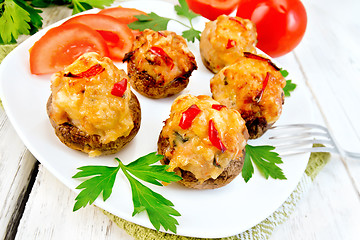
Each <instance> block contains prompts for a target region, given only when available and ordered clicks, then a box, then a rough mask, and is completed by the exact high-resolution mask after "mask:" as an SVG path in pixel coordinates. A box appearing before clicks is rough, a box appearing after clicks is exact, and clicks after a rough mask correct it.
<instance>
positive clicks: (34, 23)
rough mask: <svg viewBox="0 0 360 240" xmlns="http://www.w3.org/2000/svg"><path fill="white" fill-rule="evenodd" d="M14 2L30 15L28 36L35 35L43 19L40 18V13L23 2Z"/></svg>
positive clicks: (18, 0) (16, 0)
mask: <svg viewBox="0 0 360 240" xmlns="http://www.w3.org/2000/svg"><path fill="white" fill-rule="evenodd" d="M14 2H15V3H16V4H17V5H18V6H20V7H21V8H23V9H25V11H27V12H28V13H29V14H30V22H28V23H29V25H30V34H31V35H32V34H34V33H36V32H37V31H38V30H39V29H40V28H41V27H42V20H43V18H42V17H41V16H40V13H42V11H41V10H39V9H35V8H33V7H31V6H30V5H29V4H28V3H27V2H25V1H23V0H14Z"/></svg>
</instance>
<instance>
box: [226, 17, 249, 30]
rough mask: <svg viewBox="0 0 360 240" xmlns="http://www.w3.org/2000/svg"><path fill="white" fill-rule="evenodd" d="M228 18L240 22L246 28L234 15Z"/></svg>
mask: <svg viewBox="0 0 360 240" xmlns="http://www.w3.org/2000/svg"><path fill="white" fill-rule="evenodd" d="M229 20H231V21H235V22H237V23H238V24H240V25H241V26H242V27H243V28H245V29H246V27H245V26H244V24H242V22H240V21H239V19H237V18H236V17H229Z"/></svg>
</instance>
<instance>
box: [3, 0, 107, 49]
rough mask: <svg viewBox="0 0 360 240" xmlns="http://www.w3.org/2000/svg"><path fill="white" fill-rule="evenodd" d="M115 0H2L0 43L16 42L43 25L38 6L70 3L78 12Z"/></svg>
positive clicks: (102, 6) (105, 4) (101, 6)
mask: <svg viewBox="0 0 360 240" xmlns="http://www.w3.org/2000/svg"><path fill="white" fill-rule="evenodd" d="M113 2H114V0H31V1H24V0H0V44H9V43H16V40H17V39H18V38H19V36H20V35H32V34H34V33H36V32H37V31H38V30H39V29H40V28H41V27H42V24H43V22H42V20H43V19H42V17H41V16H40V13H41V12H42V11H41V10H40V9H38V8H45V7H48V6H51V5H68V6H69V7H71V8H73V12H72V14H76V13H79V12H82V11H85V10H88V9H91V8H94V7H96V8H104V6H109V5H111V4H112V3H113Z"/></svg>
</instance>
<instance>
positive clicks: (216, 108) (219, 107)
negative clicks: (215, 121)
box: [211, 104, 226, 111]
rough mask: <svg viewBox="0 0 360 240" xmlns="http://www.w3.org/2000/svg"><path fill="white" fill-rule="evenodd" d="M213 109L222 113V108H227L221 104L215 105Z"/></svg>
mask: <svg viewBox="0 0 360 240" xmlns="http://www.w3.org/2000/svg"><path fill="white" fill-rule="evenodd" d="M211 107H212V108H213V109H215V110H218V111H220V110H221V109H222V108H224V107H226V106H225V105H221V104H213V105H212V106H211Z"/></svg>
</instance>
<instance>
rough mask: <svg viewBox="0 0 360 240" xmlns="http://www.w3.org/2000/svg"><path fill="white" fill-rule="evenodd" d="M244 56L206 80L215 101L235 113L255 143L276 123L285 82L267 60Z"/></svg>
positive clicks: (255, 56) (247, 54)
mask: <svg viewBox="0 0 360 240" xmlns="http://www.w3.org/2000/svg"><path fill="white" fill-rule="evenodd" d="M245 55H246V57H241V58H239V60H238V62H236V63H234V64H232V65H230V66H226V67H224V68H223V69H222V70H221V71H220V72H218V73H217V74H216V75H215V76H214V77H213V78H212V79H211V80H210V88H211V92H212V94H213V98H214V99H215V100H216V101H219V102H220V103H221V104H223V105H225V106H227V107H228V108H232V109H235V110H237V111H239V113H240V114H241V117H242V118H243V119H244V120H245V121H246V127H247V129H248V131H249V135H250V139H256V138H259V137H260V136H262V135H263V134H264V133H265V132H266V131H267V129H269V128H270V127H271V126H272V125H273V124H274V123H275V122H276V121H277V120H278V119H279V117H280V115H281V112H282V105H283V104H284V91H283V88H284V87H285V84H286V81H285V79H284V77H283V76H282V75H281V73H280V72H279V69H278V68H277V67H276V66H275V65H274V64H273V63H272V62H271V61H270V60H269V59H267V58H265V57H262V56H259V55H254V54H251V53H245Z"/></svg>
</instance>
